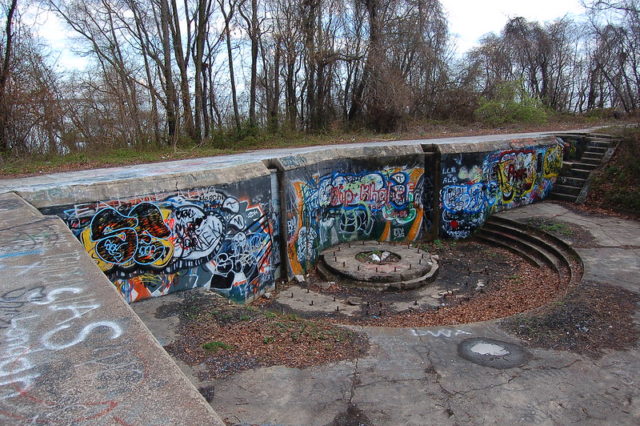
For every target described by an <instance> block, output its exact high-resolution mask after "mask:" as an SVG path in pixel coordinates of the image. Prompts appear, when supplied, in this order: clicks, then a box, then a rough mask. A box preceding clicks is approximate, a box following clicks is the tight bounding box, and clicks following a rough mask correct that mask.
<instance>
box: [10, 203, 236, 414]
mask: <svg viewBox="0 0 640 426" xmlns="http://www.w3.org/2000/svg"><path fill="white" fill-rule="evenodd" d="M0 212H1V214H0V271H2V279H1V280H0V283H1V285H0V324H1V326H0V353H2V356H1V358H0V365H1V369H0V371H1V374H0V376H1V377H0V424H4V425H27V424H58V425H83V424H87V425H117V424H119V425H151V424H154V425H159V424H163V425H165V424H167V425H169V424H193V425H224V422H223V421H222V420H221V419H220V418H219V417H218V416H217V414H216V413H215V412H214V411H213V410H212V409H211V406H210V405H209V404H208V403H207V401H205V399H204V398H203V397H202V395H200V394H199V393H198V391H197V390H196V388H195V387H194V386H193V384H192V383H191V382H190V381H189V380H188V379H187V378H186V377H185V376H184V375H183V374H182V372H181V371H180V369H179V368H178V366H177V365H176V364H175V363H174V362H173V360H172V358H171V357H170V356H169V355H168V354H167V353H166V352H165V351H164V350H163V349H162V347H161V346H160V345H159V344H158V342H157V341H156V340H155V339H154V338H153V336H152V335H151V333H150V332H149V330H148V329H147V328H146V326H145V325H144V324H143V323H142V321H141V320H140V319H139V318H138V317H137V316H136V314H135V313H134V312H133V311H132V310H131V308H130V307H129V306H128V305H127V304H126V303H124V302H123V300H122V298H121V297H120V296H119V294H118V293H117V292H116V290H115V289H114V287H113V286H112V285H111V284H110V282H109V281H108V280H107V279H106V278H105V276H104V274H102V273H101V271H100V270H99V269H98V268H97V267H96V265H95V263H94V262H92V261H91V259H90V258H89V257H88V256H87V255H86V253H85V249H84V247H82V245H81V244H80V243H79V242H78V240H77V239H76V238H74V236H73V235H72V234H71V232H70V231H69V229H68V228H67V226H66V225H65V224H64V223H63V222H62V221H61V220H60V219H59V218H58V217H55V216H54V217H52V216H43V215H42V214H41V213H40V212H38V211H37V210H36V209H35V208H33V207H32V206H30V205H29V204H28V203H26V202H25V201H24V200H23V199H21V198H20V197H18V196H17V195H15V194H0Z"/></svg>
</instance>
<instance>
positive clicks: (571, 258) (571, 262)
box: [487, 214, 584, 283]
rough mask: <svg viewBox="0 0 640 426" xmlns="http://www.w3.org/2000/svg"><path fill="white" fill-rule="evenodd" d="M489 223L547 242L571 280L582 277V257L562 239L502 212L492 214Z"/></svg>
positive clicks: (548, 247)
mask: <svg viewBox="0 0 640 426" xmlns="http://www.w3.org/2000/svg"><path fill="white" fill-rule="evenodd" d="M487 223H490V224H498V225H501V226H502V227H506V228H511V229H515V230H518V231H520V232H524V233H525V234H526V235H528V236H529V238H536V239H537V240H539V241H540V243H543V244H545V246H546V247H547V249H548V250H550V251H552V252H553V253H554V254H555V255H556V257H558V258H559V259H561V261H562V263H563V267H564V269H565V272H567V273H568V274H569V275H570V280H571V281H572V282H573V283H578V282H580V280H581V279H582V269H581V268H582V267H583V266H584V265H583V264H582V259H581V258H580V256H579V255H578V253H577V252H576V250H575V249H574V248H573V247H571V245H570V244H568V243H567V242H565V241H563V240H562V239H560V238H558V237H556V236H555V235H552V234H550V233H547V232H544V231H542V230H541V229H538V228H536V227H534V226H531V225H528V224H525V223H522V222H517V221H515V220H511V219H507V218H505V217H502V216H501V215H500V214H498V215H494V216H491V217H490V218H489V219H488V220H487Z"/></svg>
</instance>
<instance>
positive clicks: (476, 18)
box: [440, 0, 584, 53]
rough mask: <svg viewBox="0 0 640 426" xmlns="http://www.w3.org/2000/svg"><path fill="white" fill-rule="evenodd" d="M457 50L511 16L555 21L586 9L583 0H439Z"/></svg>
mask: <svg viewBox="0 0 640 426" xmlns="http://www.w3.org/2000/svg"><path fill="white" fill-rule="evenodd" d="M440 3H442V6H443V7H444V9H445V11H446V12H447V18H448V20H449V31H450V32H451V35H452V37H454V41H455V43H456V45H457V48H458V49H457V50H458V53H464V52H466V51H467V50H469V49H471V48H472V47H474V46H476V45H477V43H478V40H479V39H480V37H482V36H483V35H484V34H487V33H490V32H495V33H498V32H500V30H501V29H502V28H503V27H504V24H505V23H506V22H507V20H508V19H509V18H515V17H518V16H522V17H524V18H526V19H527V20H530V21H539V22H546V21H553V20H555V19H557V18H562V17H563V16H565V15H570V16H572V17H577V16H578V15H581V14H582V13H583V12H584V8H583V7H582V6H581V5H580V0H440Z"/></svg>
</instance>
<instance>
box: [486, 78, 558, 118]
mask: <svg viewBox="0 0 640 426" xmlns="http://www.w3.org/2000/svg"><path fill="white" fill-rule="evenodd" d="M474 116H475V118H476V119H477V120H478V121H481V122H483V123H485V124H488V125H490V126H500V125H503V124H510V123H531V124H541V123H545V122H546V121H547V118H548V114H547V111H546V110H545V108H544V106H543V105H542V102H541V101H540V100H539V99H537V98H534V97H532V96H530V95H529V94H528V93H527V92H526V90H525V89H524V87H523V85H522V82H520V81H507V82H504V83H501V84H500V85H499V86H498V88H497V90H496V94H495V96H494V97H493V98H491V99H487V98H482V99H480V106H479V107H478V108H477V109H476V110H475V111H474Z"/></svg>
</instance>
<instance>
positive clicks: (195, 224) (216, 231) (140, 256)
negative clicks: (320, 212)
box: [42, 163, 279, 302]
mask: <svg viewBox="0 0 640 426" xmlns="http://www.w3.org/2000/svg"><path fill="white" fill-rule="evenodd" d="M242 172H244V170H240V171H234V170H229V171H227V175H226V176H227V180H233V179H235V180H236V181H235V182H223V181H222V179H221V180H220V181H219V182H218V183H217V184H216V185H215V186H207V187H197V188H192V189H179V190H175V191H171V192H154V193H145V194H139V195H136V196H135V197H124V198H118V199H107V200H101V201H94V202H90V203H77V204H72V205H67V206H62V207H60V206H58V207H55V208H43V209H42V210H43V212H45V213H47V214H56V215H58V216H60V217H61V218H62V219H63V220H64V222H65V223H66V224H67V225H68V226H69V228H70V229H71V230H72V231H73V233H74V235H75V236H76V237H77V238H78V239H79V240H80V241H81V242H82V244H83V246H84V247H85V250H86V251H87V253H89V255H90V256H91V258H92V259H93V260H94V261H95V262H96V263H97V265H98V266H99V267H100V269H101V270H102V271H103V272H104V273H105V274H106V275H107V276H108V277H109V279H111V281H112V282H113V283H114V284H115V286H116V287H117V288H118V290H119V291H120V292H121V293H122V295H123V296H124V298H125V299H126V300H127V301H129V302H134V301H137V300H142V299H146V298H148V297H154V296H161V295H165V294H168V293H172V292H175V291H181V290H187V289H192V288H196V287H207V288H208V287H211V288H212V289H215V290H216V291H217V292H219V293H222V294H223V295H225V296H227V297H230V298H231V299H234V300H237V301H246V300H251V299H253V298H254V297H255V296H256V295H260V294H262V293H264V292H265V291H266V290H268V289H269V288H271V287H272V286H273V285H274V271H275V270H276V269H277V267H278V263H279V260H278V257H277V256H274V255H273V254H274V253H277V252H278V250H277V249H276V250H275V252H274V250H273V248H274V223H277V222H274V220H273V219H274V216H273V211H272V208H271V206H272V199H271V197H272V193H271V173H270V172H269V170H267V169H266V168H265V167H264V166H263V165H262V164H261V163H256V164H254V167H253V168H252V170H251V172H252V173H251V174H252V175H253V177H252V176H251V175H250V176H248V177H247V178H244V177H243V173H242ZM212 174H214V175H215V174H216V173H212ZM232 176H233V179H230V178H231V177H232ZM145 189H146V188H144V187H140V186H138V187H137V188H136V189H135V190H133V191H129V193H131V192H135V191H138V192H142V191H144V190H145Z"/></svg>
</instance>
